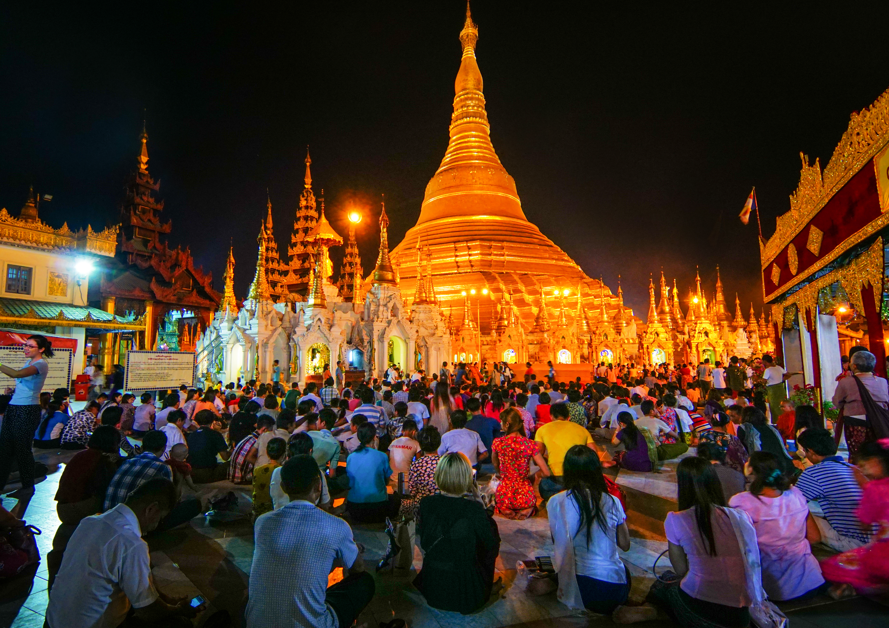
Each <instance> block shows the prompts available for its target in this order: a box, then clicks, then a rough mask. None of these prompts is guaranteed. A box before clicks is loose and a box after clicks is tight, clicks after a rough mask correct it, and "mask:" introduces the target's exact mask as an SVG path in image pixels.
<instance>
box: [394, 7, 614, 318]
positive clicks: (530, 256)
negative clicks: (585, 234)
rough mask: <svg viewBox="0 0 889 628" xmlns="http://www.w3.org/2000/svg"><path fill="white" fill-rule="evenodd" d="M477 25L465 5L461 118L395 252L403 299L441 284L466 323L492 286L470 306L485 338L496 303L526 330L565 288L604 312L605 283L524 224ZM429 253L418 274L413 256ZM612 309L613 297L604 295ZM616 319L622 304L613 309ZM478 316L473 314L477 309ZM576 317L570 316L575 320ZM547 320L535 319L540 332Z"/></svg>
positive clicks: (457, 108) (458, 84)
mask: <svg viewBox="0 0 889 628" xmlns="http://www.w3.org/2000/svg"><path fill="white" fill-rule="evenodd" d="M478 33H479V31H478V27H477V26H476V25H475V23H474V22H473V21H472V16H471V14H470V11H469V6H468V4H467V10H466V21H465V23H464V27H463V30H462V31H461V32H460V43H461V45H462V58H461V62H460V69H459V71H458V72H457V79H456V81H455V83H454V92H455V96H454V113H453V115H452V117H451V125H450V140H449V142H448V147H447V150H446V152H445V156H444V159H442V162H441V165H440V166H439V168H438V170H437V171H436V173H435V175H434V176H433V177H432V179H431V180H430V181H429V184H428V185H427V186H426V195H425V198H424V200H423V204H422V207H421V210H420V216H419V219H418V220H417V223H416V225H415V226H414V227H412V228H411V229H410V230H408V232H407V234H406V235H405V237H404V240H403V241H402V242H401V243H400V244H399V245H398V246H396V247H395V249H393V251H392V255H391V257H392V261H393V262H394V263H395V264H396V265H397V268H398V269H399V283H400V287H401V289H402V291H403V293H404V294H410V295H412V294H415V293H416V283H417V280H418V278H420V277H423V276H424V275H425V278H426V280H429V279H430V278H431V279H433V280H434V283H435V291H436V296H437V297H438V299H439V300H440V301H441V302H442V304H443V305H447V306H448V307H451V308H456V309H457V311H456V312H454V317H455V319H457V320H463V319H465V316H464V315H463V313H462V312H461V311H460V310H461V309H462V308H463V307H464V299H463V292H464V291H466V292H470V290H471V289H472V288H475V292H476V295H482V294H484V293H483V292H482V289H484V288H487V289H488V291H489V294H490V295H491V296H490V297H487V296H486V297H484V298H481V297H480V296H476V297H474V298H472V299H471V301H472V302H471V303H470V307H472V308H474V309H477V310H478V311H479V313H480V320H479V321H478V323H479V324H480V326H481V331H482V333H484V334H488V333H491V332H492V331H493V330H494V328H495V327H496V323H497V312H496V304H497V303H499V302H503V301H504V299H506V298H508V296H507V295H510V294H511V295H512V303H513V304H514V305H515V307H516V310H517V312H518V313H519V316H520V318H521V322H522V324H523V326H524V327H525V329H529V328H531V327H533V326H534V325H535V318H541V317H546V312H543V314H542V315H541V317H537V316H536V314H537V310H538V308H539V307H545V306H543V305H542V303H543V299H544V298H545V295H547V294H554V293H555V291H556V290H560V291H561V290H564V289H565V288H571V289H572V290H574V289H577V287H578V286H579V285H583V286H584V287H586V290H585V291H584V293H585V295H587V296H586V298H585V299H584V302H583V309H591V310H592V311H594V312H595V311H598V310H599V307H598V306H599V303H598V300H597V299H596V298H595V296H592V295H594V294H595V292H597V291H598V290H597V289H599V288H600V285H601V284H600V282H599V281H597V280H594V279H590V278H589V277H588V276H587V275H586V274H585V273H584V272H583V270H581V268H580V267H579V266H578V265H577V263H575V262H574V260H572V259H571V258H570V257H569V256H568V255H567V254H566V253H565V252H564V251H562V250H561V249H560V248H559V247H558V246H556V245H555V244H553V242H552V241H551V240H549V238H547V237H546V236H544V235H543V234H542V233H541V232H540V230H539V229H538V228H537V227H536V226H535V225H533V224H532V223H531V222H529V221H528V219H527V218H526V217H525V213H524V212H523V211H522V205H521V201H520V200H519V195H518V192H517V191H516V184H515V181H514V180H513V178H512V177H511V176H510V175H509V173H508V172H507V171H506V169H505V168H504V167H503V165H502V164H501V163H500V159H499V158H498V157H497V153H496V152H495V151H494V146H493V144H492V143H491V137H490V131H491V127H490V124H489V123H488V116H487V113H486V111H485V97H484V94H483V80H482V75H481V72H480V71H479V67H478V63H477V61H476V43H477V41H478ZM420 242H422V246H423V247H424V249H425V250H426V251H428V256H427V260H430V263H428V264H427V265H426V267H427V268H429V269H431V272H430V271H429V270H425V272H424V271H421V268H420V265H421V264H423V263H424V262H423V261H422V260H420V261H418V259H417V254H416V250H417V247H418V245H419V243H420ZM603 291H604V293H605V294H604V295H603V296H604V297H605V300H606V302H607V303H609V304H610V303H611V293H610V291H609V290H608V289H607V288H603ZM609 307H610V309H611V312H610V313H609V316H610V317H613V316H614V314H615V311H614V310H615V307H616V306H611V305H609ZM473 314H475V313H474V312H473ZM574 316H575V314H574V313H573V312H572V319H573V318H574ZM540 323H542V320H538V321H537V327H540Z"/></svg>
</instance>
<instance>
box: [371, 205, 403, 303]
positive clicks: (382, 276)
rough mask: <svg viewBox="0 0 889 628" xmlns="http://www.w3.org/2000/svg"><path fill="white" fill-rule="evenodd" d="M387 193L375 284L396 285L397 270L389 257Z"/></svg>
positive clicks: (382, 218)
mask: <svg viewBox="0 0 889 628" xmlns="http://www.w3.org/2000/svg"><path fill="white" fill-rule="evenodd" d="M385 199H386V195H385V194H384V195H383V201H382V202H381V203H380V204H381V205H382V211H381V212H380V252H379V255H378V256H377V265H376V267H375V268H374V273H373V282H374V285H379V284H387V285H390V286H394V285H396V283H397V282H396V280H395V270H394V269H393V268H392V260H390V259H389V231H388V227H389V217H388V216H387V215H386V200H385Z"/></svg>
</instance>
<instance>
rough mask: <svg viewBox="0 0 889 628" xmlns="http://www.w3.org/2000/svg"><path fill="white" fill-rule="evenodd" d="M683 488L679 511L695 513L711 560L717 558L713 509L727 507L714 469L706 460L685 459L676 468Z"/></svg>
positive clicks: (679, 486) (679, 484) (681, 488)
mask: <svg viewBox="0 0 889 628" xmlns="http://www.w3.org/2000/svg"><path fill="white" fill-rule="evenodd" d="M676 481H677V484H678V488H679V510H688V509H689V508H694V509H695V521H696V522H697V524H698V533H699V534H700V535H701V539H703V541H704V548H705V549H706V550H707V553H708V554H710V556H716V540H715V539H714V537H713V523H712V521H711V519H712V517H713V509H714V508H716V507H717V506H723V507H724V506H725V494H724V493H723V492H722V484H720V483H719V476H718V475H716V471H714V470H713V465H712V464H710V463H709V462H708V461H706V460H704V459H702V458H683V459H682V462H680V463H679V466H678V467H677V468H676Z"/></svg>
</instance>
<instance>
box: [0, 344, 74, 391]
mask: <svg viewBox="0 0 889 628" xmlns="http://www.w3.org/2000/svg"><path fill="white" fill-rule="evenodd" d="M27 362H28V358H26V357H25V351H24V349H23V348H22V346H21V345H3V346H0V363H3V364H4V365H6V366H8V367H9V368H13V369H21V368H24V367H25V364H27ZM73 362H74V349H56V348H53V356H52V357H51V358H47V359H46V363H47V365H48V366H49V372H48V373H47V374H46V381H45V382H43V390H42V391H41V392H52V391H54V390H55V389H56V388H68V387H70V386H71V368H72V365H73ZM13 388H15V380H14V379H12V378H11V377H7V376H6V375H4V374H3V373H0V390H3V391H4V393H5V394H7V395H11V394H12V389H13Z"/></svg>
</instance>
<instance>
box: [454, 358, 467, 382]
mask: <svg viewBox="0 0 889 628" xmlns="http://www.w3.org/2000/svg"><path fill="white" fill-rule="evenodd" d="M464 377H466V365H465V364H463V363H462V362H460V364H458V365H457V372H456V373H455V374H454V386H456V387H457V388H460V386H461V385H462V384H463V378H464Z"/></svg>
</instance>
